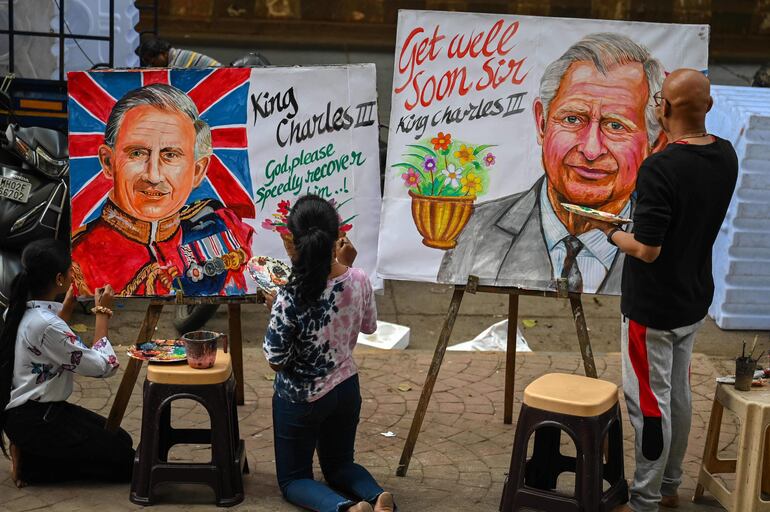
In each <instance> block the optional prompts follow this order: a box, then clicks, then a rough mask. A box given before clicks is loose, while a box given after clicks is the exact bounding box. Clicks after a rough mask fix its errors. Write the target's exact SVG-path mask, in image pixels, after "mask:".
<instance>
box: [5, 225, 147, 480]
mask: <svg viewBox="0 0 770 512" xmlns="http://www.w3.org/2000/svg"><path fill="white" fill-rule="evenodd" d="M21 261H22V265H23V270H22V271H21V272H20V273H19V275H17V276H16V277H15V278H14V280H13V283H12V285H11V286H12V288H11V297H10V301H9V302H10V305H9V306H8V310H7V312H6V316H5V326H4V328H3V331H2V335H1V336H0V448H2V451H3V453H4V454H5V455H6V456H7V455H8V454H7V453H6V449H5V444H4V442H3V438H2V434H3V432H4V433H5V435H6V436H7V437H8V439H9V440H10V450H9V451H10V455H11V462H12V471H11V473H12V474H11V476H12V479H13V482H14V484H16V486H17V487H22V486H23V485H25V484H26V483H51V482H61V481H65V480H76V479H89V480H101V481H112V482H127V481H129V480H131V472H132V469H133V463H134V450H133V448H132V440H131V436H130V435H129V434H128V433H127V432H126V431H124V430H122V429H119V430H118V431H117V432H114V433H113V432H108V431H107V430H105V428H104V424H105V419H104V418H103V417H101V416H99V415H98V414H96V413H93V412H91V411H89V410H87V409H84V408H82V407H79V406H77V405H74V404H71V403H69V402H67V401H66V400H67V399H68V398H69V396H70V394H71V393H72V381H73V378H74V374H76V373H77V374H80V375H84V376H87V377H110V376H111V375H113V374H114V373H115V372H116V371H117V369H118V366H119V365H118V360H117V358H116V357H115V352H114V351H113V349H112V345H110V342H109V340H108V339H107V327H108V324H109V321H110V317H111V316H112V310H111V309H110V307H111V306H112V300H113V292H112V288H111V287H110V285H106V286H105V287H104V288H100V289H99V290H97V292H96V294H95V296H94V302H95V304H96V306H95V307H94V308H93V309H92V311H93V312H94V313H95V316H96V325H95V327H94V337H93V342H92V343H91V346H90V347H89V346H87V345H85V344H84V343H83V342H82V341H81V340H80V338H78V336H77V335H76V334H75V333H74V332H72V329H70V327H69V326H68V325H67V323H66V321H67V319H68V318H69V316H70V314H71V313H72V309H73V308H74V306H75V298H74V295H73V293H72V286H71V285H72V277H71V273H72V264H71V260H70V255H69V251H68V250H67V246H66V244H65V243H63V242H60V241H56V240H38V241H35V242H32V243H31V244H29V245H28V246H27V247H26V248H25V249H24V253H23V254H22V257H21ZM65 291H66V292H67V295H66V297H65V298H64V303H63V304H61V303H59V302H55V300H56V297H57V296H59V295H61V294H62V293H64V292H65Z"/></svg>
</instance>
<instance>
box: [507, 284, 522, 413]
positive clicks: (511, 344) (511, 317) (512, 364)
mask: <svg viewBox="0 0 770 512" xmlns="http://www.w3.org/2000/svg"><path fill="white" fill-rule="evenodd" d="M518 324H519V296H518V295H517V294H515V293H511V294H510V295H508V345H507V347H506V349H505V405H504V413H503V423H505V424H506V425H510V424H511V423H513V391H514V383H515V380H516V336H517V334H518V332H517V331H518V329H517V328H516V327H517V326H518Z"/></svg>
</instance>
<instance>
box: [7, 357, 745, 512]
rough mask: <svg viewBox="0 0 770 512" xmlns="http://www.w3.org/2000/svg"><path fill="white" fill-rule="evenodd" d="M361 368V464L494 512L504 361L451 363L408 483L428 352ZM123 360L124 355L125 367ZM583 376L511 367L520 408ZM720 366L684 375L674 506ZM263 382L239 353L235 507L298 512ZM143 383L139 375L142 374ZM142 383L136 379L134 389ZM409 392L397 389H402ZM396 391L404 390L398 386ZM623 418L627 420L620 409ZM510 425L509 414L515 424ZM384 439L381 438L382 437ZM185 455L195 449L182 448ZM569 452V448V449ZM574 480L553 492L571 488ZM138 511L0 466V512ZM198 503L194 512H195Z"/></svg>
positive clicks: (260, 363)
mask: <svg viewBox="0 0 770 512" xmlns="http://www.w3.org/2000/svg"><path fill="white" fill-rule="evenodd" d="M356 356H357V359H358V361H359V363H360V367H361V379H362V394H363V397H364V407H363V414H362V420H361V424H360V428H359V434H358V441H357V447H358V460H359V462H361V463H363V464H365V465H366V466H367V467H368V468H369V469H370V470H371V471H372V473H373V474H374V475H375V476H376V477H377V478H378V479H379V480H380V481H381V482H382V484H383V485H384V486H385V487H386V488H388V489H390V490H392V491H393V492H394V493H395V494H396V496H397V497H398V500H399V503H400V504H401V509H402V510H404V511H442V512H454V511H457V512H459V511H463V512H466V511H493V510H497V505H498V502H499V499H500V496H501V490H502V482H503V480H504V478H505V472H506V471H507V468H508V464H509V461H510V453H511V445H512V441H513V433H514V430H513V427H512V426H506V425H504V424H503V423H502V406H503V403H502V402H503V377H504V356H503V355H501V354H495V353H492V354H488V353H486V354H485V353H450V354H448V355H447V358H446V360H445V364H444V367H443V371H442V373H441V376H440V379H439V382H438V384H437V386H436V390H435V394H434V396H433V401H432V402H431V406H430V409H429V413H428V415H427V417H426V421H425V424H424V430H423V432H422V434H421V437H420V440H419V443H418V445H417V449H416V452H415V455H414V459H413V460H412V465H411V468H410V471H409V474H408V476H407V477H406V478H398V477H395V476H394V471H395V468H396V466H397V464H398V459H399V456H400V452H401V448H402V446H403V443H404V438H405V435H406V433H407V430H408V426H409V424H410V421H411V418H412V415H413V412H414V409H415V407H416V404H417V399H418V397H419V393H420V387H421V385H422V383H423V380H424V376H425V372H426V370H427V367H428V364H429V362H430V358H431V353H430V352H428V351H422V350H413V351H407V352H400V353H386V352H377V351H373V350H372V349H368V350H361V349H357V354H356ZM121 359H122V360H124V359H125V358H124V357H121ZM596 363H597V368H598V371H599V374H600V377H601V378H604V379H607V380H610V381H613V382H616V383H619V380H620V368H619V357H618V355H617V354H607V355H605V356H599V357H597V360H596ZM552 371H561V372H576V373H582V365H581V363H580V360H579V357H578V356H577V355H575V354H567V353H533V354H526V355H520V357H519V358H518V364H517V393H516V395H517V396H516V410H515V414H516V415H518V409H519V400H520V398H521V390H522V389H523V387H524V386H525V385H526V384H527V383H528V382H530V381H532V380H533V379H534V378H535V377H536V376H539V375H541V374H543V373H546V372H552ZM724 371H725V368H724V366H723V364H722V363H721V362H719V360H718V359H711V358H708V357H705V356H703V355H696V357H695V359H694V364H693V370H692V383H693V388H694V403H693V408H694V411H695V414H694V418H693V429H692V433H691V436H690V447H689V450H688V453H687V457H686V460H685V472H686V475H685V479H684V483H683V487H682V496H683V497H684V498H689V497H690V496H691V494H692V491H693V488H694V486H695V481H694V478H695V476H696V474H697V470H698V467H699V461H700V458H701V454H702V450H703V443H704V434H705V432H704V428H705V425H706V424H707V422H708V415H709V411H710V407H711V397H712V395H713V391H714V387H715V384H714V376H715V375H716V374H717V373H722V372H724ZM270 375H271V373H270V371H269V369H268V367H267V365H266V364H265V362H264V360H263V358H262V357H261V355H260V353H259V351H258V349H257V348H256V347H249V348H247V349H246V405H244V406H242V407H240V408H239V416H240V425H241V435H242V437H243V438H244V439H245V440H246V446H247V453H248V457H249V462H250V464H251V467H252V472H251V474H250V475H248V476H246V477H245V485H246V492H247V499H246V501H245V502H244V504H243V505H241V506H240V507H239V508H240V509H242V510H254V511H291V510H297V509H295V508H294V507H292V506H290V505H288V504H286V503H284V502H283V501H282V499H281V497H280V495H279V492H278V488H277V485H276V483H275V472H274V457H273V448H272V427H271V414H270V397H271V382H270V381H269V380H268V378H267V377H268V376H270ZM142 378H143V375H142ZM118 382H119V381H118V378H115V379H111V380H108V381H100V380H95V379H83V380H79V381H78V383H77V386H76V391H75V393H74V394H73V397H72V399H73V401H75V402H77V403H80V404H81V405H83V406H86V407H89V408H92V409H94V410H96V411H99V412H101V413H102V414H106V412H107V411H108V410H109V407H110V404H111V403H112V394H113V393H114V391H115V389H116V388H117V386H118ZM140 382H141V380H140ZM401 384H408V385H409V386H410V387H411V389H410V390H408V391H400V390H399V385H401ZM402 388H403V387H402ZM139 391H140V387H139V385H137V387H136V388H135V390H134V396H133V398H132V400H131V403H130V406H129V410H128V414H127V417H126V419H125V421H124V423H123V426H124V427H125V428H126V429H127V430H128V431H129V432H130V433H131V434H132V435H133V436H134V439H135V441H137V440H138V432H139V426H140V421H141V414H140V406H141V401H140V395H139ZM624 414H625V411H624ZM514 417H516V416H514ZM173 418H174V419H173V420H172V421H174V423H175V424H177V421H178V422H179V425H180V426H181V425H184V426H195V425H202V424H206V421H207V419H206V417H205V416H204V415H203V414H202V409H200V408H199V406H194V407H193V406H192V402H188V403H186V404H184V405H183V406H180V407H179V408H178V409H175V410H174V412H173ZM725 423H726V424H725V427H724V429H723V435H722V440H721V445H723V446H725V447H726V451H727V452H731V451H732V452H735V445H736V438H735V436H736V431H737V430H736V425H737V424H736V421H735V420H734V419H732V418H729V417H726V420H725ZM388 431H392V432H395V433H396V437H392V438H387V437H384V436H382V435H381V433H382V432H388ZM624 433H625V439H626V441H625V450H626V472H627V473H626V475H627V476H629V475H630V474H631V471H632V469H633V463H632V460H631V458H630V457H631V453H632V451H631V449H632V444H631V439H632V437H631V430H630V427H629V425H628V423H627V422H626V423H625V425H624ZM190 448H192V449H190ZM565 451H569V447H565ZM203 453H204V452H203V451H202V450H201V448H200V447H183V448H182V449H180V450H176V451H175V452H174V454H175V456H176V457H189V456H190V455H191V454H192V455H193V456H196V455H197V456H198V457H200V456H202V454H203ZM569 484H570V481H569V480H567V479H565V480H564V481H562V482H560V487H562V488H565V489H566V488H568V486H569ZM168 492H169V493H170V494H169V496H170V497H172V498H173V499H174V500H177V502H178V501H179V500H180V499H181V500H182V501H183V502H187V503H185V504H182V505H165V506H164V507H163V508H166V509H173V510H185V509H189V508H191V505H190V503H192V502H194V501H195V500H200V499H204V500H205V499H206V498H207V496H208V494H207V493H206V492H201V491H200V490H198V489H188V488H183V489H180V488H170V489H168ZM97 507H98V508H99V509H102V510H127V509H130V510H139V507H136V506H134V505H132V504H131V503H130V502H129V501H128V486H127V485H96V484H89V483H80V484H71V485H67V486H55V487H53V486H52V487H28V488H25V489H22V490H17V489H15V488H14V487H13V486H12V484H11V482H10V478H9V473H8V466H7V464H6V463H2V462H0V510H3V511H6V510H7V511H11V512H21V511H27V510H37V509H40V508H50V509H52V510H88V509H92V508H97ZM203 507H204V506H203V505H199V506H195V508H203ZM680 510H684V511H689V510H704V511H709V510H715V511H716V510H720V508H719V507H718V506H716V505H714V501H713V500H711V499H710V498H707V499H706V500H705V501H704V502H703V503H700V504H698V505H697V506H695V505H692V504H690V503H689V502H687V501H686V500H685V503H684V506H683V507H682V508H680Z"/></svg>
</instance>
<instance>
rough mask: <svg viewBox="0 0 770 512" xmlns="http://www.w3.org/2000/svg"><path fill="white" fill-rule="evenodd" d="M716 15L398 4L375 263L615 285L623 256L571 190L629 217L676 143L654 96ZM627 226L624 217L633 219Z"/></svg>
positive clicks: (505, 279)
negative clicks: (647, 171)
mask: <svg viewBox="0 0 770 512" xmlns="http://www.w3.org/2000/svg"><path fill="white" fill-rule="evenodd" d="M708 36H709V31H708V26H705V25H664V24H651V23H631V22H615V21H598V20H578V19H560V18H539V17H529V16H516V15H510V16H503V15H492V14H466V13H447V12H430V11H401V12H400V13H399V22H398V34H397V44H396V53H395V66H394V74H393V91H392V109H391V118H390V134H389V147H388V160H387V170H386V179H385V197H384V202H383V211H382V229H381V232H380V244H379V248H380V249H379V251H380V252H379V263H378V272H379V275H380V276H382V277H385V278H393V279H410V280H418V281H429V282H440V283H450V284H465V283H466V282H467V280H468V277H469V276H471V275H473V276H477V277H478V278H479V282H480V283H481V284H485V285H494V286H513V287H520V288H526V289H534V290H554V289H556V288H557V285H558V280H559V279H562V280H564V281H563V282H566V284H567V285H568V287H569V290H570V291H574V292H584V293H605V294H617V293H619V292H620V277H621V269H622V263H623V255H622V254H621V253H619V251H618V250H617V248H616V247H614V246H612V245H611V244H609V243H608V241H607V239H606V237H605V235H604V234H603V233H601V232H600V231H599V230H597V229H595V228H593V226H592V225H591V224H590V223H589V222H588V221H587V220H586V219H585V217H582V216H578V215H576V214H574V213H572V212H570V211H569V210H568V209H567V208H566V207H564V206H563V204H571V205H577V206H582V207H590V208H594V209H598V210H602V211H605V212H608V213H612V214H615V215H619V216H621V217H625V218H629V217H631V216H632V215H633V209H634V187H635V182H636V176H637V172H638V169H639V165H640V163H641V162H642V160H643V159H644V158H645V157H647V156H648V155H650V154H652V153H654V152H656V151H659V150H660V149H661V148H663V147H664V146H665V144H666V140H665V136H664V135H663V134H662V133H661V130H660V125H659V123H658V121H657V118H656V115H655V99H654V95H655V93H656V92H658V91H659V90H660V88H661V84H662V82H663V79H664V78H665V76H666V73H667V72H670V71H671V70H673V69H676V68H680V67H689V68H694V69H698V70H701V71H705V70H706V68H707V60H708V55H707V53H708ZM627 229H628V228H627Z"/></svg>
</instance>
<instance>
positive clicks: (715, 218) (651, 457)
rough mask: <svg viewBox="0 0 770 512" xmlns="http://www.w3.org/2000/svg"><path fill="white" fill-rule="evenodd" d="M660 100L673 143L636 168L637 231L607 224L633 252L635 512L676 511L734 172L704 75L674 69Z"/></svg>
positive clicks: (626, 349) (628, 270)
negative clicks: (695, 352)
mask: <svg viewBox="0 0 770 512" xmlns="http://www.w3.org/2000/svg"><path fill="white" fill-rule="evenodd" d="M654 100H655V103H656V105H657V115H658V119H659V121H660V123H661V126H662V127H663V131H664V132H665V134H666V137H667V138H668V141H669V144H668V146H667V147H666V148H665V149H664V150H663V151H661V152H660V153H657V154H654V155H652V156H650V157H648V158H647V159H646V160H645V161H644V162H643V163H642V165H641V168H640V169H639V176H638V178H637V183H636V194H637V199H636V209H635V211H634V219H633V220H634V224H633V232H625V231H623V230H621V229H620V228H617V227H614V226H607V225H604V226H603V229H604V230H605V232H606V233H607V238H608V240H609V241H610V243H613V244H615V245H617V246H618V248H619V249H620V250H621V251H623V252H624V253H625V254H626V255H628V256H630V257H627V258H626V260H625V264H624V267H623V280H622V284H621V290H622V294H621V311H622V313H623V319H622V321H623V323H622V340H621V349H622V354H623V390H624V392H625V396H626V404H627V406H628V413H629V416H630V420H631V424H632V425H633V427H634V430H635V432H636V471H635V473H634V480H633V483H632V485H631V499H630V502H629V504H628V505H626V506H625V507H624V508H623V510H633V511H634V512H647V511H656V510H658V505H662V506H665V507H676V506H677V505H678V501H679V499H678V496H677V489H678V487H679V484H680V483H681V480H682V460H683V458H684V454H685V450H686V449H687V438H688V435H689V432H690V422H691V417H692V405H691V398H690V382H689V368H690V358H691V355H692V347H693V342H694V339H695V332H696V331H697V329H698V328H699V327H700V326H701V324H702V323H703V319H704V317H705V316H706V313H707V311H708V307H709V305H710V304H711V301H712V299H713V295H714V281H713V278H712V275H711V250H712V246H713V245H714V240H716V237H717V234H718V233H719V228H720V226H721V225H722V221H723V220H724V218H725V214H726V213H727V208H728V206H729V204H730V199H731V198H732V195H733V191H734V189H735V182H736V179H737V176H738V159H737V157H736V155H735V150H734V149H733V147H732V145H731V144H730V143H729V142H727V141H726V140H723V139H720V138H719V137H715V136H713V135H709V134H708V133H707V132H706V128H705V126H706V124H705V123H706V113H707V112H708V111H709V110H710V109H711V105H712V99H711V95H710V84H709V80H708V78H706V77H705V76H704V75H703V74H702V73H700V72H698V71H695V70H692V69H680V70H677V71H674V72H673V73H671V74H670V75H669V76H668V77H667V78H666V80H665V82H664V83H663V88H662V90H661V91H658V92H656V93H655V94H654Z"/></svg>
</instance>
